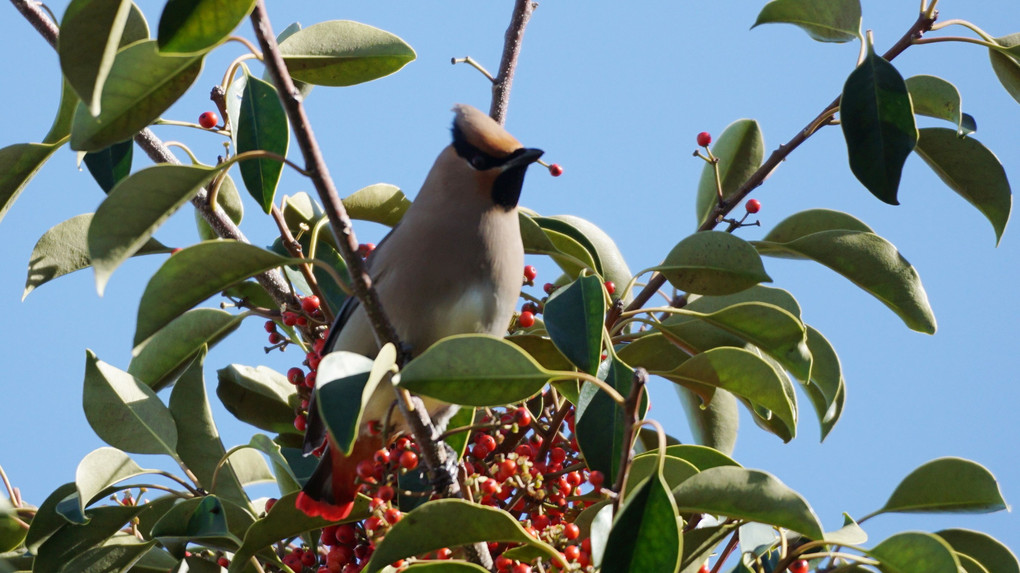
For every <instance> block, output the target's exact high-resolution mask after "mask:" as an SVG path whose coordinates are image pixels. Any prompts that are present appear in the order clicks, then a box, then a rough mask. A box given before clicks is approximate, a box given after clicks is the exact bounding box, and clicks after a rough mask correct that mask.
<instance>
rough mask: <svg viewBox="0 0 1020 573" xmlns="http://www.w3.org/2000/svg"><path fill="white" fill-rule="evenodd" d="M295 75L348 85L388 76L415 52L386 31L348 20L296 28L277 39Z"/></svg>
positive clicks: (310, 80)
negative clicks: (288, 34) (294, 30)
mask: <svg viewBox="0 0 1020 573" xmlns="http://www.w3.org/2000/svg"><path fill="white" fill-rule="evenodd" d="M280 53H281V54H283V59H284V61H285V62H286V63H287V69H288V70H289V71H290V75H291V76H293V77H294V78H295V79H298V80H301V81H303V82H308V83H310V84H315V85H322V86H350V85H354V84H360V83H363V82H367V81H371V80H374V79H377V78H381V77H383V76H388V75H390V74H392V73H394V72H396V71H397V70H399V69H400V68H402V67H404V66H405V65H406V64H407V63H408V62H410V61H412V60H414V59H415V57H416V55H415V53H414V50H413V49H412V48H411V46H409V45H407V44H406V43H405V42H404V41H403V40H401V39H400V38H398V37H397V36H394V35H393V34H390V33H389V32H386V31H383V30H380V29H378V28H374V27H372V26H368V25H365V24H361V23H358V22H352V21H349V20H330V21H327V22H320V23H318V24H314V25H312V26H309V27H307V28H304V29H303V30H300V31H298V32H296V33H294V34H293V35H291V36H290V37H288V38H287V39H285V40H284V41H283V42H281V43H280Z"/></svg>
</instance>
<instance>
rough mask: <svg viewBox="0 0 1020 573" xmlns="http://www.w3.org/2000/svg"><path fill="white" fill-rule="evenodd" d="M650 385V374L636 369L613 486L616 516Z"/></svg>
mask: <svg viewBox="0 0 1020 573" xmlns="http://www.w3.org/2000/svg"><path fill="white" fill-rule="evenodd" d="M647 383H648V372H647V371H646V370H645V369H644V368H635V369H634V378H633V380H631V386H630V394H629V395H628V396H627V401H626V403H625V405H624V407H623V410H624V415H625V416H626V419H625V420H624V426H623V451H622V452H621V453H620V471H619V472H617V474H616V483H615V484H614V485H613V491H615V492H616V493H617V494H620V495H618V496H617V498H616V499H615V500H614V501H613V504H614V505H615V506H616V507H615V508H614V510H613V513H614V514H615V513H616V512H617V511H619V509H620V508H619V505H620V504H621V503H623V486H624V484H625V483H627V474H628V473H630V462H631V458H633V456H634V448H633V447H632V446H633V444H634V434H635V433H636V432H637V429H638V427H639V426H640V424H641V416H640V413H639V410H640V409H641V396H642V395H643V394H644V390H645V384H647Z"/></svg>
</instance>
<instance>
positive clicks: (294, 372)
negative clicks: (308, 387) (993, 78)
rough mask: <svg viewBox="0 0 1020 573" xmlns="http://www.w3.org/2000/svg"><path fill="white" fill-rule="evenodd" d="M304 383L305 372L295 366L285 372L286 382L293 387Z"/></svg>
mask: <svg viewBox="0 0 1020 573" xmlns="http://www.w3.org/2000/svg"><path fill="white" fill-rule="evenodd" d="M304 381H305V371H304V370H302V369H300V368H298V367H297V366H295V367H293V368H291V369H290V370H288V371H287V382H290V383H291V384H293V385H295V386H300V385H301V384H303V383H304Z"/></svg>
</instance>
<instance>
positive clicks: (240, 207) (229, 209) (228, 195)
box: [195, 175, 244, 241]
mask: <svg viewBox="0 0 1020 573" xmlns="http://www.w3.org/2000/svg"><path fill="white" fill-rule="evenodd" d="M216 204H217V205H219V206H220V208H221V209H223V212H224V213H226V214H227V217H230V220H231V221H233V222H234V224H235V225H239V224H241V220H242V219H244V203H243V202H242V201H241V194H240V193H238V192H237V185H235V184H234V179H233V178H232V177H230V176H229V175H225V176H224V177H223V180H222V181H220V188H219V190H218V191H217V192H216ZM195 225H196V226H197V227H198V236H199V238H200V239H202V240H203V241H211V240H212V239H218V238H219V235H217V234H216V231H214V230H213V228H212V227H211V226H210V225H209V223H208V222H206V220H205V218H204V217H202V214H201V213H200V212H199V211H198V209H195Z"/></svg>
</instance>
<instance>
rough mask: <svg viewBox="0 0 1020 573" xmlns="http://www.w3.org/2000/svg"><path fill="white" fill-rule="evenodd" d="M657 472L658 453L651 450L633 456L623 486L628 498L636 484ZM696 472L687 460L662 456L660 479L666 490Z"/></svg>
mask: <svg viewBox="0 0 1020 573" xmlns="http://www.w3.org/2000/svg"><path fill="white" fill-rule="evenodd" d="M658 472H659V453H658V451H651V452H648V453H644V454H641V455H638V456H634V460H633V461H632V462H631V466H630V470H629V472H628V473H627V485H626V486H624V488H623V489H624V492H625V495H626V496H627V497H628V498H629V497H630V496H631V495H633V494H634V493H635V492H636V491H638V490H637V489H636V488H637V486H638V484H640V483H641V482H642V481H643V480H645V479H646V478H649V477H651V476H653V475H656V474H657V473H658ZM696 473H698V468H696V467H694V465H693V464H692V463H690V462H688V461H687V460H683V459H680V458H677V457H674V456H670V455H666V456H663V460H662V481H663V483H664V484H665V485H666V489H667V490H672V489H673V488H674V487H676V486H678V485H680V484H681V483H683V481H684V480H686V479H687V478H689V477H691V476H692V475H694V474H696Z"/></svg>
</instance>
